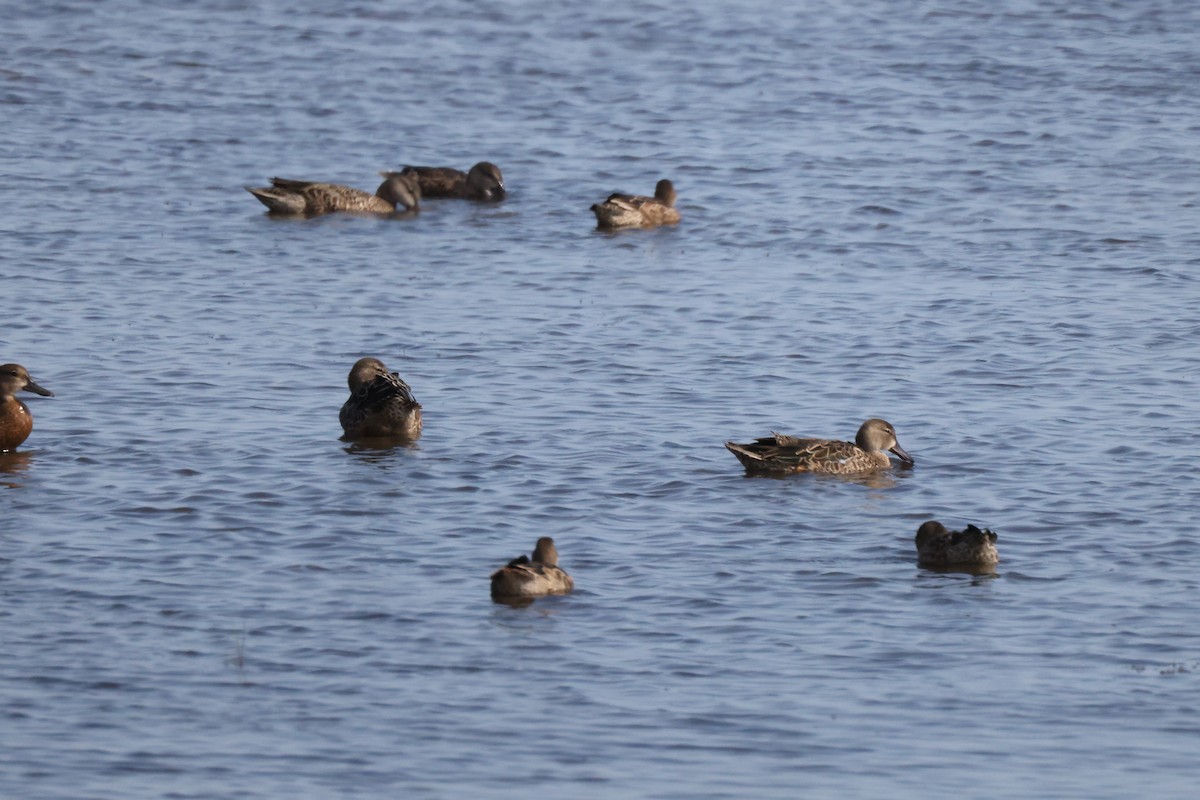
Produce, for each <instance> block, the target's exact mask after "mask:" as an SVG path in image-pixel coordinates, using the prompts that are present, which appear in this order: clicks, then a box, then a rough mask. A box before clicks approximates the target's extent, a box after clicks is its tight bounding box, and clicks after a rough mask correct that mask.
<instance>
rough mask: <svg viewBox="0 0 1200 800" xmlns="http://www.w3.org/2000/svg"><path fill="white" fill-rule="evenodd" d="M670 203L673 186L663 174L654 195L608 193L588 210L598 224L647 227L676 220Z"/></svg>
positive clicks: (673, 201) (672, 196)
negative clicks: (602, 200)
mask: <svg viewBox="0 0 1200 800" xmlns="http://www.w3.org/2000/svg"><path fill="white" fill-rule="evenodd" d="M674 206H675V186H674V185H672V183H671V182H670V181H669V180H667V179H666V178H664V179H662V180H661V181H659V182H658V185H656V186H655V187H654V197H642V196H640V195H632V194H619V193H618V194H610V195H609V196H608V199H607V200H605V201H604V202H603V203H596V204H595V205H594V206H592V213H593V214H595V215H596V224H597V226H598V227H601V228H637V227H642V228H648V227H653V226H655V225H674V224H675V223H676V222H679V212H678V211H677V210H676V209H675V207H674Z"/></svg>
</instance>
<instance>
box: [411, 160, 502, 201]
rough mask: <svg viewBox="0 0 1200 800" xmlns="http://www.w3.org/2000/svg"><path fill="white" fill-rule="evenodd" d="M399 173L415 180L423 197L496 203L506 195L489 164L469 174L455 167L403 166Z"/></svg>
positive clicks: (483, 162) (498, 170) (500, 177)
mask: <svg viewBox="0 0 1200 800" xmlns="http://www.w3.org/2000/svg"><path fill="white" fill-rule="evenodd" d="M400 174H401V175H409V176H411V177H412V178H413V179H414V180H416V181H417V182H418V183H419V184H420V186H421V195H422V196H423V197H456V198H459V199H462V200H481V201H484V202H496V201H499V200H503V199H504V198H505V196H506V195H507V193H506V192H505V189H504V176H503V175H501V174H500V168H499V167H497V166H496V165H495V164H493V163H491V162H489V161H480V162H479V163H478V164H476V165H475V166H473V167H471V169H470V171H469V172H463V171H462V170H460V169H454V167H405V168H404V170H403V172H401V173H400Z"/></svg>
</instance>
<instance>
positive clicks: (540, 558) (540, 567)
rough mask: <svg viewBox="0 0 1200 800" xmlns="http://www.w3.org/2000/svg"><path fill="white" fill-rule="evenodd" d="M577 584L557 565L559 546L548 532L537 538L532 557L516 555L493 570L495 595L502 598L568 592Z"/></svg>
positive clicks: (519, 597)
mask: <svg viewBox="0 0 1200 800" xmlns="http://www.w3.org/2000/svg"><path fill="white" fill-rule="evenodd" d="M574 588H575V581H573V580H572V579H571V576H570V575H568V574H567V573H566V572H565V571H564V570H563V568H562V567H560V566H558V549H557V548H556V547H555V546H554V540H553V539H552V538H550V537H549V536H543V537H542V538H540V539H538V540H537V544H536V545H535V546H534V548H533V556H532V557H529V556H520V557H518V558H514V559H513V560H512V561H510V562H508V564H507V565H505V566H503V567H501V568H500V569H498V570H496V571H495V572H493V573H492V599H493V600H496V601H500V602H503V601H506V600H521V599H531V598H534V597H544V596H546V595H549V594H566V593H567V592H569V591H571V590H572V589H574Z"/></svg>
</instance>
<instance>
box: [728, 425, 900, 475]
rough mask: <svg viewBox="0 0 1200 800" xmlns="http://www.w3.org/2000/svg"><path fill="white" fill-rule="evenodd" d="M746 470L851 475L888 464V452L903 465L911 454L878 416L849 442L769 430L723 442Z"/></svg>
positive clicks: (777, 473)
mask: <svg viewBox="0 0 1200 800" xmlns="http://www.w3.org/2000/svg"><path fill="white" fill-rule="evenodd" d="M725 447H726V448H727V449H728V450H729V452H731V453H733V455H734V456H736V457H737V460H738V461H740V462H741V463H742V466H743V467H745V468H746V472H748V473H755V474H775V475H787V474H790V473H794V472H820V473H826V474H830V475H854V474H858V473H863V472H871V471H873V470H879V469H886V468H887V467H889V466H891V463H892V462H891V459H890V458H888V453H889V452H890V453H895V454H896V456H897V457H899V459H900V461H901V462H902V463H904V464H906V465H911V464H912V463H913V457H912V456H910V455H909V454H908V453H906V452H905V451H904V448H903V447H901V446H900V442H898V441H896V429H895V428H893V427H892V424H891V423H890V422H887V421H886V420H882V419H869V420H867V421H866V422H864V423H863V424H862V425H861V426H860V427H859V429H858V434H857V435H856V436H855V437H854V441H853V442H842V441H838V440H836V439H813V438H801V437H797V436H784V435H783V434H779V433H772V434H771V435H770V436H764V437H762V438H761V439H755V440H754V441H753V442H749V443H747V444H736V443H734V442H726V443H725Z"/></svg>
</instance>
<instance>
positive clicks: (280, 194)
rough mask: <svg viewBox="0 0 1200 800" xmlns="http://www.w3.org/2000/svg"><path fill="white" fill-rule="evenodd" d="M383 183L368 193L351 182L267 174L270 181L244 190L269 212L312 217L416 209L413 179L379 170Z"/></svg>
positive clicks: (417, 196) (417, 195)
mask: <svg viewBox="0 0 1200 800" xmlns="http://www.w3.org/2000/svg"><path fill="white" fill-rule="evenodd" d="M379 174H380V175H382V176H383V177H384V181H383V183H381V184H380V185H379V188H378V189H377V190H376V191H375V194H369V193H367V192H364V191H362V190H361V189H355V188H353V187H351V186H342V185H340V184H336V183H317V182H314V181H293V180H288V179H287V178H271V185H270V186H268V187H263V188H260V189H254V188H251V187H249V186H247V187H246V191H248V192H249V193H250V194H252V195H254V196H255V197H257V198H258V199H259V201H260V202H261V203H262V204H263V205H265V206H266V207H267V208H268V209H270V211H271V213H272V214H279V215H287V216H307V217H313V216H317V215H320V214H332V213H335V212H339V211H343V212H351V213H354V212H357V213H368V214H393V213H395V212H397V211H399V210H404V211H416V210H417V209H418V208H419V206H420V200H421V188H420V186H419V185H418V184H417V181H416V180H415V179H413V178H411V177H408V176H405V175H401V174H400V173H398V172H381V173H379Z"/></svg>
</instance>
